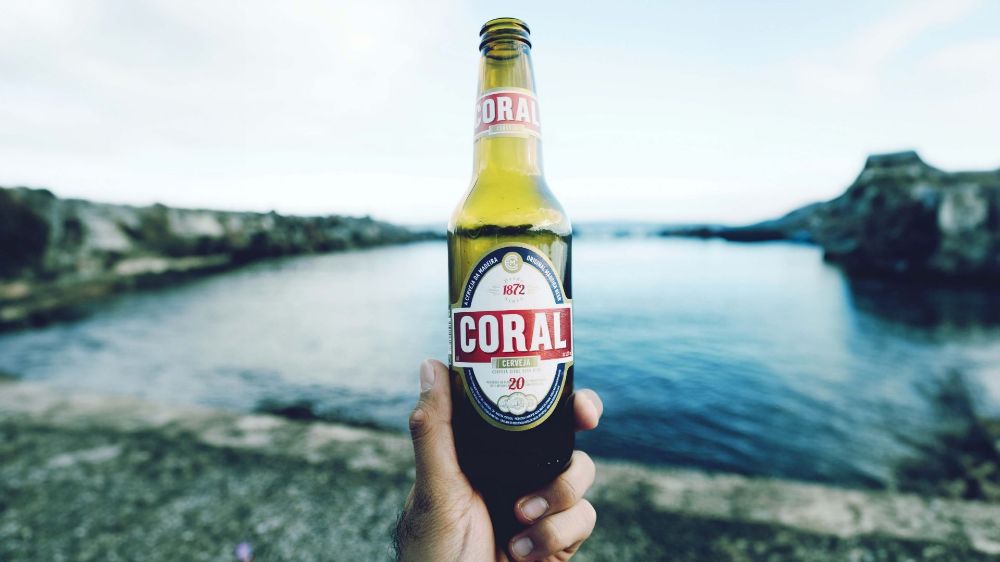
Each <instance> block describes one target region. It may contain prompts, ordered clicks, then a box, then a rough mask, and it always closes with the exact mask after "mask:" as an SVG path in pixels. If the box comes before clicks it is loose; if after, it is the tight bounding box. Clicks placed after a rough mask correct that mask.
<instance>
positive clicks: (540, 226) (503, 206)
mask: <svg viewBox="0 0 1000 562" xmlns="http://www.w3.org/2000/svg"><path fill="white" fill-rule="evenodd" d="M484 226H498V227H513V228H518V229H528V230H534V231H538V230H544V231H549V232H553V233H556V234H559V235H562V236H569V235H571V234H572V231H573V227H572V224H571V223H570V220H569V216H568V215H567V214H566V211H565V210H564V209H563V207H562V204H560V203H559V200H558V199H556V197H555V195H554V194H553V193H552V191H551V190H550V189H549V187H548V184H547V183H546V182H545V178H544V177H542V176H514V175H511V176H507V177H502V176H492V177H491V176H478V177H476V178H474V179H473V181H472V183H471V185H470V186H469V189H468V190H467V191H466V193H465V195H464V196H463V197H462V199H461V200H460V201H459V203H458V205H457V206H456V208H455V211H454V212H453V213H452V215H451V220H450V221H449V223H448V231H449V232H458V231H462V230H475V229H480V228H482V227H484Z"/></svg>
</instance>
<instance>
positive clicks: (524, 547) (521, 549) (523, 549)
mask: <svg viewBox="0 0 1000 562" xmlns="http://www.w3.org/2000/svg"><path fill="white" fill-rule="evenodd" d="M534 546H535V545H534V544H532V542H531V539H529V538H528V537H521V538H519V539H517V540H516V541H514V544H512V545H510V550H511V552H513V553H514V556H520V557H522V558H523V557H525V556H527V555H529V554H531V549H532V548H534Z"/></svg>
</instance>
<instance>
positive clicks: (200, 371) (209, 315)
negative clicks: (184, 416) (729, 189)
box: [0, 237, 1000, 485]
mask: <svg viewBox="0 0 1000 562" xmlns="http://www.w3.org/2000/svg"><path fill="white" fill-rule="evenodd" d="M574 267H575V268H576V269H575V272H574V285H575V287H574V289H575V291H576V292H575V295H574V297H575V298H574V300H575V306H576V309H575V311H574V317H575V319H576V324H577V325H576V361H577V363H576V364H577V383H578V386H579V387H583V386H587V387H591V388H594V389H596V390H597V391H598V392H599V393H600V394H601V396H602V397H603V398H604V401H605V405H606V415H605V418H604V420H603V422H602V425H601V428H600V429H599V430H598V431H596V432H593V433H592V434H588V435H585V436H582V438H581V440H580V442H581V446H582V447H584V448H586V449H587V450H588V451H590V452H591V453H592V454H595V455H602V456H610V457H618V458H625V459H633V460H639V461H643V462H653V463H669V464H674V465H682V466H693V467H701V468H707V469H717V470H725V471H734V472H741V473H747V474H757V475H771V476H782V477H792V478H802V479H809V480H819V481H830V482H839V483H845V484H857V485H873V484H874V485H879V484H886V483H888V482H890V481H891V480H892V475H893V470H894V467H895V466H896V465H897V464H898V463H899V462H900V461H901V460H902V459H906V458H908V457H909V456H912V455H913V454H914V451H915V448H914V445H916V444H919V443H920V442H921V440H922V439H925V438H930V437H929V436H932V435H933V434H934V432H935V431H936V430H937V428H938V427H939V426H941V424H942V423H944V421H943V420H941V419H940V412H938V411H937V410H936V409H935V405H934V403H933V400H932V398H931V397H932V395H933V388H934V385H935V383H936V381H939V380H941V379H942V378H943V377H946V376H947V375H948V374H949V373H950V372H953V371H957V372H961V373H963V374H965V375H966V377H967V378H968V379H969V380H971V381H973V382H974V384H975V385H976V389H977V390H981V391H982V392H981V393H980V401H981V404H980V407H982V408H986V409H993V410H995V411H1000V407H998V406H997V404H1000V400H997V399H996V397H1000V294H997V293H992V294H991V293H981V292H974V291H958V290H945V289H938V290H924V289H914V288H906V287H903V286H893V285H886V284H884V283H874V282H869V283H850V282H848V281H847V280H846V279H845V278H844V277H843V276H842V275H841V273H840V272H839V271H838V270H837V269H835V268H833V267H830V266H828V265H826V264H824V263H823V262H822V259H821V256H820V253H819V251H818V250H816V249H815V248H811V247H806V246H797V245H789V244H758V245H739V244H729V243H725V242H719V241H697V240H664V239H623V240H611V239H609V240H602V239H594V238H586V237H584V238H580V239H579V240H578V241H577V242H576V243H575V245H574ZM445 268H446V253H445V246H444V244H442V243H433V242H432V243H424V244H417V245H412V246H401V247H393V248H381V249H375V250H368V251H359V252H349V253H343V254H330V255H323V256H310V257H301V258H291V259H283V260H277V261H271V262H267V263H260V264H257V265H254V266H250V267H247V268H244V269H241V270H237V271H234V272H230V273H227V274H223V275H218V276H214V277H209V278H205V279H201V280H198V281H194V282H189V283H185V284H182V285H179V286H177V287H175V288H170V289H166V290H159V291H153V292H143V293H133V294H129V295H125V296H122V297H120V298H116V299H113V300H111V301H107V302H104V303H100V304H99V305H95V306H94V307H92V309H91V310H89V311H88V314H86V315H85V316H83V317H82V318H81V319H80V320H77V321H74V322H69V323H62V324H57V325H53V326H50V327H47V328H44V329H38V330H31V331H24V332H17V333H7V334H3V335H0V370H4V371H8V372H11V373H16V374H18V375H19V376H22V377H23V378H25V379H30V380H46V381H49V382H50V383H52V384H55V385H58V386H59V387H63V388H66V389H86V390H93V391H100V392H113V393H125V394H132V395H138V396H142V397H146V398H149V399H153V400H159V401H166V402H175V403H197V404H205V405H210V406H217V407H223V408H229V409H234V410H253V409H256V408H260V407H261V405H262V404H264V405H267V407H272V408H273V407H280V406H283V405H289V404H295V403H297V402H302V401H308V402H310V403H311V407H312V409H313V411H315V412H316V413H318V414H320V415H322V416H325V417H329V418H332V419H340V420H346V421H351V422H357V423H370V424H376V425H380V426H388V427H392V428H398V429H401V430H402V429H405V427H406V417H407V414H408V413H409V409H410V408H411V406H412V404H413V402H414V399H415V395H416V392H417V375H416V369H417V365H418V363H419V361H420V360H421V359H422V358H424V357H426V356H433V357H438V358H445V357H446V356H447V333H446V327H447V314H446V305H447V288H446V280H445Z"/></svg>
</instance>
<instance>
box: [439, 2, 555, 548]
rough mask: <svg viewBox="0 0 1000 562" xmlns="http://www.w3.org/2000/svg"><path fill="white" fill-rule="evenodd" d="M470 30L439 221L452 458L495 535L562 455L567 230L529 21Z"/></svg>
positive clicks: (498, 22) (490, 24)
mask: <svg viewBox="0 0 1000 562" xmlns="http://www.w3.org/2000/svg"><path fill="white" fill-rule="evenodd" d="M480 35H481V42H480V44H479V50H480V52H481V57H480V61H479V92H478V97H477V100H476V115H475V136H474V147H475V148H474V159H473V175H472V182H471V186H470V187H469V189H468V191H467V192H466V193H465V196H464V197H463V198H462V200H461V202H460V203H459V205H458V207H457V209H456V210H455V212H454V213H453V215H452V217H451V221H450V222H449V225H448V268H449V296H450V304H451V330H450V331H451V355H450V363H451V365H450V368H451V382H452V397H453V400H452V402H453V404H454V406H453V425H454V433H455V438H456V448H457V451H458V457H459V462H460V464H461V466H462V469H463V471H464V472H465V473H466V475H467V476H468V477H469V479H470V481H471V482H472V483H473V485H475V486H476V487H477V488H478V489H479V490H480V492H482V493H483V495H484V497H485V498H486V500H487V504H488V505H490V506H491V512H493V520H494V528H495V529H496V530H497V536H498V537H500V536H501V530H500V529H501V528H503V527H504V526H510V527H512V525H513V501H514V500H515V499H516V498H517V497H519V496H520V495H521V494H524V493H527V492H529V491H531V490H533V489H535V488H537V487H539V486H541V485H542V484H544V483H545V482H548V481H550V480H552V479H553V478H554V477H555V476H556V475H558V474H559V473H560V472H561V471H562V470H563V469H565V468H566V465H567V463H568V462H569V459H570V455H571V454H572V452H573V447H574V427H573V425H574V424H573V405H572V403H571V395H572V392H573V319H572V301H571V296H572V277H571V274H570V266H571V259H570V249H571V235H572V229H571V226H570V222H569V219H568V218H567V216H566V213H565V212H563V209H562V207H561V206H560V204H559V202H558V201H556V198H555V197H554V196H553V195H552V192H551V191H549V188H548V186H547V185H546V183H545V177H544V175H543V174H542V152H541V148H542V136H541V129H540V127H539V113H538V111H539V107H538V101H537V99H536V97H535V80H534V76H533V72H532V65H531V42H530V40H529V30H528V26H527V25H526V24H525V23H524V22H522V21H520V20H517V19H514V18H500V19H494V20H491V21H489V22H487V23H486V24H485V25H484V26H483V28H482V30H481V32H480ZM512 530H513V528H511V529H504V530H503V531H502V532H503V533H508V532H511V531H512ZM508 536H509V535H508ZM503 538H504V539H506V538H507V537H503Z"/></svg>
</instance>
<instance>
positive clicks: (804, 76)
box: [797, 0, 983, 102]
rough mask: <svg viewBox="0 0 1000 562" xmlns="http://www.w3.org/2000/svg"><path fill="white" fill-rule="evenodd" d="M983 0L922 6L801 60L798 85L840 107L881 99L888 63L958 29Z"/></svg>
mask: <svg viewBox="0 0 1000 562" xmlns="http://www.w3.org/2000/svg"><path fill="white" fill-rule="evenodd" d="M982 5H983V1H982V0H950V1H948V2H940V1H937V0H924V1H922V2H910V3H906V4H904V7H903V9H901V10H899V11H896V12H894V13H891V14H889V15H888V16H886V17H884V18H882V19H880V20H877V21H874V22H873V23H871V24H869V25H868V26H866V27H864V28H862V29H861V30H860V31H859V32H858V33H857V34H856V35H855V36H854V37H853V38H852V39H851V40H850V41H849V42H847V43H846V44H844V45H843V46H842V47H840V48H839V49H835V50H833V51H832V52H829V53H826V54H817V53H810V54H808V55H807V56H806V57H802V58H800V59H799V60H798V69H797V72H798V74H799V81H800V85H801V86H802V87H803V89H805V90H806V91H807V92H808V93H809V94H810V95H814V96H817V97H820V98H833V99H836V100H839V101H855V102H870V101H872V100H874V99H875V98H876V97H877V96H878V94H879V88H880V85H881V77H882V74H883V73H884V71H885V69H886V67H887V66H888V65H889V63H891V62H893V61H894V60H895V59H896V57H897V56H898V55H899V54H900V53H901V52H903V51H904V50H905V49H906V48H907V47H909V46H910V45H912V44H913V43H914V42H915V41H916V40H917V39H919V38H920V37H921V36H922V35H924V34H926V33H927V32H929V31H931V30H933V29H935V28H939V27H945V26H948V25H950V24H953V23H956V22H958V21H960V20H962V19H964V18H966V17H968V16H969V15H970V14H972V13H973V12H974V11H975V10H977V9H978V8H980V7H981V6H982Z"/></svg>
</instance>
